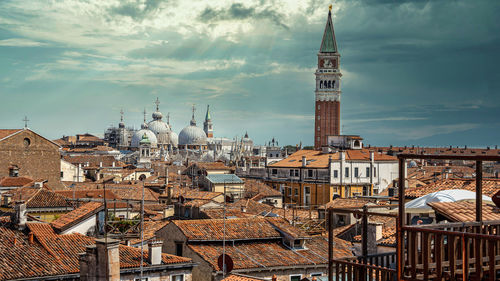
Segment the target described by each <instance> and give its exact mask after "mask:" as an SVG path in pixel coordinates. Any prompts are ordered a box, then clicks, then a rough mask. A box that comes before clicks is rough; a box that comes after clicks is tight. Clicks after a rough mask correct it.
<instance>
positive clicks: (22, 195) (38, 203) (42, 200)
mask: <svg viewBox="0 0 500 281" xmlns="http://www.w3.org/2000/svg"><path fill="white" fill-rule="evenodd" d="M7 193H8V194H12V202H14V201H21V200H22V201H25V203H26V207H27V208H61V207H68V208H72V207H73V205H72V204H71V203H70V202H69V201H68V200H67V198H66V197H64V196H62V195H60V194H57V193H55V192H54V191H51V190H48V189H47V188H45V187H41V188H35V187H22V188H18V189H15V190H11V191H8V192H7Z"/></svg>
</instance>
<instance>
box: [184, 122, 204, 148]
mask: <svg viewBox="0 0 500 281" xmlns="http://www.w3.org/2000/svg"><path fill="white" fill-rule="evenodd" d="M206 144H207V135H206V134H205V132H204V131H203V130H202V129H201V128H198V127H196V125H193V124H191V125H189V126H187V127H185V128H184V129H182V131H181V132H180V133H179V145H206Z"/></svg>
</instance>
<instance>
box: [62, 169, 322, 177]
mask: <svg viewBox="0 0 500 281" xmlns="http://www.w3.org/2000/svg"><path fill="white" fill-rule="evenodd" d="M307 176H308V177H310V178H312V177H313V170H307ZM61 177H62V176H61Z"/></svg>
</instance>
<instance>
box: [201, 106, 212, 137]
mask: <svg viewBox="0 0 500 281" xmlns="http://www.w3.org/2000/svg"><path fill="white" fill-rule="evenodd" d="M203 131H205V134H207V137H208V138H213V137H214V130H213V127H212V118H211V117H210V105H207V115H205V122H203Z"/></svg>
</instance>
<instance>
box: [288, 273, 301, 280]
mask: <svg viewBox="0 0 500 281" xmlns="http://www.w3.org/2000/svg"><path fill="white" fill-rule="evenodd" d="M300 279H302V275H300V274H299V275H290V281H300Z"/></svg>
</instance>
